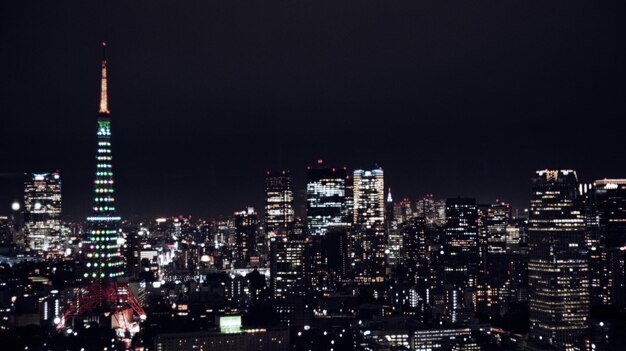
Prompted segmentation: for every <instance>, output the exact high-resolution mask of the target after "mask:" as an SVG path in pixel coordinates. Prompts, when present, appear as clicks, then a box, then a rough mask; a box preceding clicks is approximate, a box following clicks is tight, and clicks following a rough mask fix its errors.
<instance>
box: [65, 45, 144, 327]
mask: <svg viewBox="0 0 626 351" xmlns="http://www.w3.org/2000/svg"><path fill="white" fill-rule="evenodd" d="M105 48H106V43H102V51H103V58H102V65H101V73H102V76H101V81H100V89H101V90H100V109H99V113H98V128H97V138H98V143H97V149H96V172H95V180H94V193H95V195H94V202H93V207H92V211H93V215H92V216H90V217H88V218H87V226H86V238H85V240H84V241H83V250H84V251H86V253H85V256H86V257H85V267H84V273H83V281H84V282H86V283H87V285H86V286H84V287H83V288H82V289H80V291H79V293H78V294H77V295H76V296H75V297H74V299H73V300H72V302H71V303H70V306H69V307H68V309H67V311H66V312H65V314H64V316H63V319H62V320H61V321H60V322H59V327H62V326H63V325H64V324H65V321H66V319H67V318H69V317H70V316H77V315H84V314H95V315H96V316H97V317H98V318H99V319H100V321H101V322H103V323H104V324H105V325H109V326H110V325H114V326H117V327H118V328H120V329H122V330H124V331H130V330H131V329H133V328H132V325H133V323H134V320H133V318H132V316H133V314H134V315H135V316H136V317H141V318H145V313H144V311H143V309H142V308H141V306H139V304H138V303H137V301H136V299H135V297H134V296H133V294H132V292H131V291H130V289H129V287H128V283H127V281H126V280H125V279H124V273H125V267H124V265H125V262H124V257H123V255H122V252H121V248H120V234H119V233H118V229H119V228H118V224H119V221H120V220H121V218H120V217H119V216H117V215H116V214H115V190H114V187H113V185H114V180H113V169H112V159H113V156H112V152H111V115H110V112H109V107H108V90H107V61H106V58H105V56H104V50H105ZM102 318H105V319H112V320H109V321H103V320H102Z"/></svg>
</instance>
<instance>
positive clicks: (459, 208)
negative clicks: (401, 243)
mask: <svg viewBox="0 0 626 351" xmlns="http://www.w3.org/2000/svg"><path fill="white" fill-rule="evenodd" d="M442 243H443V245H442V250H441V251H440V256H441V257H440V258H439V260H440V267H438V280H439V281H440V282H441V284H442V286H441V289H443V290H442V291H443V296H445V298H444V300H443V307H444V316H445V317H444V318H445V319H447V320H448V321H449V322H452V323H457V322H462V321H465V320H467V318H469V316H470V315H471V312H470V311H471V308H472V301H471V298H470V296H471V295H472V293H473V289H474V288H475V286H476V278H477V276H478V268H479V262H480V258H479V245H478V206H477V205H476V200H475V199H469V198H450V199H447V200H446V225H445V228H444V232H443V242H442Z"/></svg>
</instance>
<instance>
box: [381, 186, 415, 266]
mask: <svg viewBox="0 0 626 351" xmlns="http://www.w3.org/2000/svg"><path fill="white" fill-rule="evenodd" d="M406 201H407V200H406V199H404V201H403V202H401V203H400V204H404V203H405V202H406ZM409 203H410V202H409ZM397 208H398V206H397V204H395V203H394V202H393V197H392V196H391V189H389V191H388V192H387V199H386V201H385V227H386V230H387V248H386V252H387V263H388V264H389V266H397V265H398V264H400V262H401V259H402V231H401V230H400V229H399V224H401V223H403V222H404V218H406V217H404V216H401V217H398V216H396V212H397V211H396V209H397ZM401 208H405V207H404V206H401ZM409 209H410V207H409Z"/></svg>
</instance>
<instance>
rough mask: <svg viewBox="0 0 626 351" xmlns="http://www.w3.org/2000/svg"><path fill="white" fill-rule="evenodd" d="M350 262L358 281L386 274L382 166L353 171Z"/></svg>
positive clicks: (381, 278) (372, 280) (367, 281)
mask: <svg viewBox="0 0 626 351" xmlns="http://www.w3.org/2000/svg"><path fill="white" fill-rule="evenodd" d="M353 179H354V217H353V223H354V226H355V229H354V231H355V234H354V236H353V242H352V249H353V253H352V256H353V265H354V268H353V269H354V275H355V280H356V281H357V282H358V283H361V284H370V283H376V282H382V281H384V279H385V275H386V256H385V249H386V246H387V238H386V235H385V184H384V174H383V170H382V169H375V170H372V171H364V170H355V171H354V178H353Z"/></svg>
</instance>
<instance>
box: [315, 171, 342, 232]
mask: <svg viewBox="0 0 626 351" xmlns="http://www.w3.org/2000/svg"><path fill="white" fill-rule="evenodd" d="M346 178H347V173H346V169H345V168H329V167H326V166H325V165H324V164H323V162H322V160H318V162H317V165H316V166H315V167H308V168H307V185H306V204H307V207H306V218H307V227H308V230H309V234H310V235H311V236H312V237H313V238H314V239H315V238H316V237H323V236H324V235H325V234H326V232H327V231H328V227H329V225H332V224H341V223H345V220H346V218H345V214H346V213H347V211H346Z"/></svg>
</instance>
